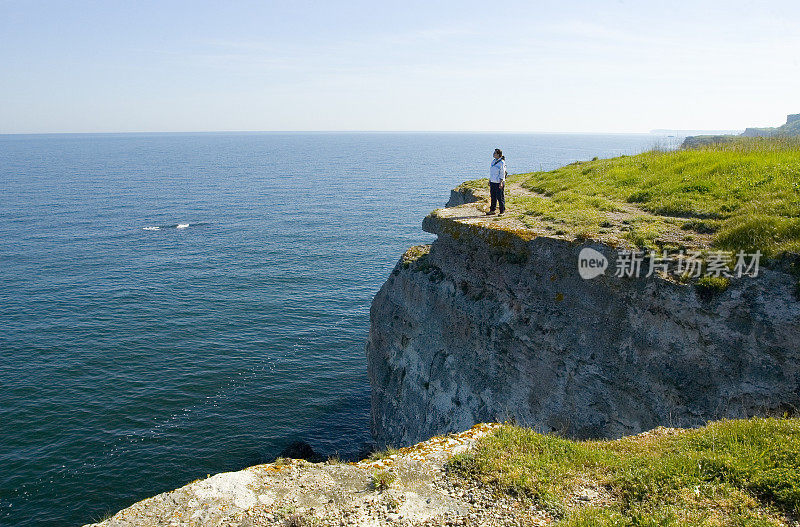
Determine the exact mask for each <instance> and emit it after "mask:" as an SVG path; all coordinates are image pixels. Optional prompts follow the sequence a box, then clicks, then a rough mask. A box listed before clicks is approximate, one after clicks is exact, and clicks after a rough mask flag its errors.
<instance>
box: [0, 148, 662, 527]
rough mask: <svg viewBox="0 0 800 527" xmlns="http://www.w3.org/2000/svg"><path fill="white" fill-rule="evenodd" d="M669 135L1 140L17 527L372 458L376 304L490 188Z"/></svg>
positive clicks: (4, 334) (3, 502) (3, 414)
mask: <svg viewBox="0 0 800 527" xmlns="http://www.w3.org/2000/svg"><path fill="white" fill-rule="evenodd" d="M674 141H677V139H674V138H667V137H665V136H657V135H651V134H639V135H619V134H614V135H577V134H510V133H389V132H386V133H367V132H364V133H356V132H353V133H332V132H331V133H328V132H319V133H152V134H151V133H142V134H53V135H0V526H3V527H6V526H8V527H12V526H13V527H33V526H70V525H72V526H79V525H82V524H84V523H89V522H93V521H98V520H100V519H102V518H104V517H107V516H108V515H110V514H113V513H114V512H116V511H117V510H119V509H121V508H124V507H126V506H128V505H130V504H132V503H134V502H135V501H138V500H141V499H143V498H146V497H148V496H151V495H154V494H157V493H160V492H164V491H167V490H171V489H174V488H176V487H179V486H182V485H184V484H186V483H188V482H190V481H193V480H195V479H198V478H204V477H206V476H207V475H209V474H214V473H218V472H224V471H231V470H238V469H241V468H244V467H247V466H250V465H254V464H258V463H264V462H268V461H270V460H272V459H274V458H275V457H276V456H277V455H278V454H279V453H280V452H281V450H282V449H283V448H285V447H286V446H287V445H288V444H289V443H291V442H293V441H297V440H301V441H305V442H307V443H309V444H310V445H311V446H312V447H313V448H314V450H315V451H316V452H318V453H319V454H320V455H321V456H323V457H325V456H333V455H338V456H339V457H341V458H354V457H357V456H358V455H359V453H360V452H364V451H365V450H366V449H368V448H369V445H370V444H371V438H370V433H369V396H370V388H369V382H368V379H367V368H366V358H365V351H364V345H365V341H366V338H367V333H368V331H369V307H370V302H371V300H372V298H373V296H374V295H375V293H376V292H377V291H378V289H379V288H380V287H381V284H382V283H383V282H384V281H385V280H386V278H387V277H388V276H389V274H390V272H391V271H392V269H393V267H394V265H395V264H396V262H397V260H398V258H399V257H400V255H401V254H402V253H403V252H404V251H405V249H406V248H408V247H409V246H412V245H416V244H420V243H429V242H431V241H432V239H433V237H432V236H431V235H429V234H426V233H424V232H423V231H422V229H421V221H422V218H423V217H424V216H425V215H426V214H427V213H428V212H430V211H431V210H433V209H435V208H438V207H442V206H443V205H444V204H445V203H446V202H447V199H448V197H449V193H450V189H451V188H453V187H455V186H456V185H457V184H459V183H460V182H462V181H464V180H468V179H475V178H480V177H486V176H487V174H488V167H489V163H490V161H491V156H492V152H493V150H494V149H495V148H501V149H503V151H504V154H505V156H506V162H507V166H508V170H509V173H521V172H532V171H539V170H551V169H554V168H557V167H559V166H561V165H564V164H566V163H570V162H572V161H576V160H588V159H591V158H593V157H595V156H599V157H601V158H602V157H611V156H616V155H620V154H636V153H639V152H643V151H645V150H649V149H651V148H653V147H664V145H665V143H669V142H674Z"/></svg>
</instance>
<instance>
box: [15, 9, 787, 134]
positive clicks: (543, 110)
mask: <svg viewBox="0 0 800 527" xmlns="http://www.w3.org/2000/svg"><path fill="white" fill-rule="evenodd" d="M799 24H800V2H798V1H797V0H791V1H789V0H775V1H770V2H761V1H737V0H727V1H703V0H695V1H678V0H670V1H659V2H651V1H642V0H639V1H630V0H625V1H622V0H619V1H607V2H601V1H593V2H588V1H587V2H579V1H568V0H561V1H554V2H505V3H497V4H495V3H490V2H416V1H403V2H391V3H384V2H380V1H375V0H372V1H369V2H367V1H364V2H335V1H330V2H289V1H281V2H245V1H236V0H230V1H225V2H223V1H220V2H207V1H170V0H161V1H152V2H151V1H115V0H98V1H94V2H87V1H81V0H70V1H63V2H62V1H37V0H0V133H18V132H22V133H27V132H116V131H201V130H459V131H460V130H464V131H467V130H485V131H553V132H568V131H575V132H580V131H586V132H627V131H632V132H646V131H649V130H650V129H652V128H683V129H710V128H713V129H736V128H744V127H745V126H749V125H777V124H781V123H782V122H783V121H784V119H785V114H787V113H794V112H800V31H798V25H799Z"/></svg>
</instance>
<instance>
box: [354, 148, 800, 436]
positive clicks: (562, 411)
mask: <svg viewBox="0 0 800 527" xmlns="http://www.w3.org/2000/svg"><path fill="white" fill-rule="evenodd" d="M653 155H662V154H653ZM663 155H676V156H681V155H684V154H683V153H681V152H678V153H674V154H663ZM793 155H794V154H793ZM645 159H648V158H642V159H638V160H637V159H636V158H630V159H622V160H621V161H620V162H622V163H632V164H634V165H637V166H638V165H641V164H642V163H643V160H645ZM679 159H682V160H683V161H685V160H684V159H683V158H679ZM606 161H607V160H599V161H596V162H595V165H597V163H604V162H606ZM612 161H613V160H612ZM683 161H682V162H683ZM684 166H685V163H684ZM573 168H574V171H576V173H577V175H578V177H579V178H582V179H580V181H584V180H586V179H589V178H590V177H591V175H590V172H591V170H592V169H593V168H594V167H593V165H592V163H587V164H586V165H581V164H578V166H576V167H573ZM596 172H597V174H599V176H596V177H602V178H605V179H604V180H607V179H608V174H609V173H610V169H608V166H607V167H606V170H597V171H596ZM548 174H549V173H548ZM548 174H537V175H534V177H532V178H531V177H529V176H530V175H525V177H520V176H515V177H511V178H510V179H509V182H508V184H507V187H508V188H507V196H508V197H507V200H508V202H509V206H508V213H507V214H506V215H505V216H504V217H502V218H499V217H497V216H492V217H487V216H485V215H484V213H483V209H484V208H486V202H485V199H486V193H485V192H484V191H482V190H480V189H481V188H482V183H481V182H480V181H479V182H476V183H473V184H467V185H462V186H461V187H459V188H458V189H456V190H454V192H453V195H452V196H451V199H450V202H449V203H450V204H451V205H454V206H452V207H449V208H445V209H439V210H436V211H434V212H433V213H431V214H430V215H429V216H427V217H426V218H425V220H424V222H423V228H424V230H426V231H428V232H431V233H433V234H436V235H437V239H436V240H435V241H434V243H433V244H432V245H429V246H419V247H414V248H412V249H410V250H409V251H408V252H407V253H406V254H405V255H403V257H402V258H401V259H400V261H399V262H398V264H397V266H396V267H395V269H394V271H393V272H392V274H391V276H390V277H389V278H388V280H387V282H386V283H385V284H384V286H383V287H382V288H381V290H380V292H379V293H378V294H377V295H376V297H375V299H374V301H373V304H372V307H371V312H370V317H371V328H370V334H369V340H368V343H367V347H366V353H367V359H368V368H369V378H370V382H371V386H372V420H371V426H372V432H373V434H374V436H375V437H376V439H377V440H378V441H379V443H382V444H392V445H406V444H412V443H414V442H416V441H420V440H423V439H425V438H427V437H430V436H432V435H435V434H440V433H445V432H451V431H456V430H461V429H465V428H469V427H470V426H472V425H473V424H474V423H478V422H484V421H504V420H514V421H516V422H518V423H519V424H522V425H525V426H529V427H532V428H534V429H536V430H538V431H541V432H550V431H555V432H558V433H561V434H565V435H567V436H571V437H576V438H617V437H620V436H622V435H625V434H632V433H638V432H641V431H643V430H648V429H650V428H653V427H656V426H659V425H667V426H681V427H684V426H690V427H691V426H697V425H700V424H702V423H704V422H706V421H708V420H710V419H717V418H722V417H731V418H734V417H747V416H753V415H764V414H781V415H782V414H785V413H789V414H791V413H793V412H794V411H795V410H796V409H797V408H798V406H800V302H798V299H797V296H796V284H797V279H796V278H795V276H793V275H792V274H791V273H790V272H788V271H787V269H786V268H785V267H781V265H777V264H776V265H773V266H771V268H767V267H762V268H761V269H760V271H759V273H758V274H757V276H739V277H735V276H733V277H731V278H720V279H719V281H716V280H704V279H699V280H698V279H688V280H687V279H686V278H687V277H686V275H685V274H684V275H682V276H676V275H675V274H674V273H660V272H657V273H653V274H652V275H651V276H636V277H634V276H626V275H623V276H616V275H615V274H614V273H613V272H611V271H610V267H611V265H612V264H613V263H614V262H619V261H620V260H623V261H624V260H625V258H626V257H627V256H626V255H628V254H629V251H631V250H632V249H634V250H635V249H636V247H637V243H636V242H637V241H640V242H641V241H643V239H642V238H640V237H638V236H630V233H631V229H632V228H633V227H632V224H633V223H635V222H636V221H639V220H643V219H644V220H646V223H647V224H648V225H651V224H652V225H658V226H659V230H658V231H657V236H655V237H654V238H652V239H644V241H645V242H647V241H650V242H653V243H654V244H655V245H657V250H658V253H657V254H659V255H660V254H661V250H662V249H664V250H666V248H668V247H672V248H674V250H676V251H677V250H678V249H680V251H683V252H682V253H681V254H685V253H686V252H690V251H692V250H697V251H698V254H699V252H700V251H704V254H705V251H710V250H711V249H712V248H713V247H714V246H715V245H717V246H719V245H721V244H724V243H726V240H729V238H727V237H725V236H715V234H713V233H709V232H708V230H706V229H705V228H699V229H697V230H696V231H692V230H691V229H686V228H685V226H686V225H702V224H703V222H702V221H700V219H701V218H702V216H701V215H700V214H699V213H697V214H695V213H692V212H691V211H690V210H688V209H687V212H685V213H684V214H685V217H680V216H676V215H659V214H656V213H653V212H651V211H652V210H656V209H655V206H652V208H651V205H650V203H648V202H644V203H643V204H642V203H641V201H642V200H640V204H634V203H631V200H628V201H625V202H622V201H620V202H618V203H616V204H614V206H609V207H605V209H606V210H602V209H599V210H598V214H599V216H598V218H596V222H597V224H598V225H600V226H601V227H600V229H601V232H599V231H595V232H594V234H590V235H582V234H575V232H571V233H570V232H565V231H564V230H563V228H562V227H563V225H562V226H561V227H560V226H559V225H560V224H559V222H558V221H556V220H558V216H557V214H555V213H553V214H551V215H549V216H544V215H539V216H537V217H535V218H534V219H533V220H535V221H533V220H532V219H531V217H530V216H529V215H526V214H527V213H528V212H529V211H530V210H531V208H535V207H539V206H540V205H538V202H539V201H548V200H550V201H551V202H552V201H554V200H555V201H558V200H559V194H558V192H555V191H551V190H550V189H549V188H548V183H547V180H546V176H547V175H548ZM556 176H558V177H555V176H554V177H553V179H552V181H553V182H556V183H554V184H557V185H562V187H563V186H565V185H564V184H563V182H564V181H565V179H564V176H563V175H560V176H559V175H556ZM531 179H533V180H535V182H534V183H531ZM697 180H700V181H704V180H703V179H702V178H701V177H700V176H698V177H697V178H696V181H697ZM684 181H685V180H684ZM557 182H561V183H557ZM537 185H538V186H540V187H542V188H541V191H538V192H537V191H535V190H531V188H533V189H536V188H537ZM695 186H698V185H695ZM706 190H708V189H706ZM700 192H701V193H702V190H701V191H700ZM548 193H549V194H548ZM708 194H709V193H708V192H706V195H705V196H702V195H700V196H698V201H697V203H698V204H699V206H700V205H702V204H703V203H706V204H707V203H708V202H709V201H710V200H711V198H712V196H710V195H708ZM654 199H655V198H654ZM562 201H563V199H562ZM546 206H554V204H553V203H548V204H546ZM702 206H705V205H702ZM648 208H650V209H651V211H648V210H647V209H648ZM728 208H730V207H728ZM537 210H538V209H537ZM763 210H764V211H766V208H763ZM578 212H581V211H580V210H579V211H578ZM707 217H708V216H706V218H707ZM716 218H717V219H716V220H714V221H717V222H722V223H721V224H722V225H724V223H725V221H727V220H726V218H725V217H724V216H722V215H719V216H716ZM734 219H735V218H734ZM734 219H731V221H734ZM735 221H743V220H742V219H741V218H739V219H735ZM760 221H766V220H763V219H762V220H760ZM698 222H699V223H698ZM719 225H720V224H719V223H718V224H716V227H715V228H718V227H719ZM626 228H627V229H628V230H625V229H626ZM704 231H705V232H704ZM718 234H719V233H718ZM585 250H591V251H594V252H592V253H591V254H594V255H596V258H597V259H598V261H599V260H603V261H605V262H606V264H607V265H608V266H609V270H607V271H606V272H604V273H601V274H599V275H598V276H595V277H594V278H591V279H585V278H582V277H581V275H580V273H579V267H578V265H579V255H581V253H582V251H585ZM683 263H684V264H685V263H686V262H685V260H684V261H683ZM641 265H642V266H643V268H645V269H646V268H647V266H648V261H647V259H645V260H644V261H643V262H642V263H641ZM677 265H681V260H680V259H679V260H678V262H677ZM643 274H644V273H643ZM725 274H729V273H727V271H726V273H725ZM709 282H710V283H711V284H712V285H711V286H709V285H708V283H709ZM713 284H719V287H715V286H714V285H713Z"/></svg>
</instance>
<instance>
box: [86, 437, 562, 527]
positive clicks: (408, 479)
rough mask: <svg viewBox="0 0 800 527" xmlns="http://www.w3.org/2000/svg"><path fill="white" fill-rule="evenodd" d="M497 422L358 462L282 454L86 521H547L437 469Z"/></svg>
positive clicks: (103, 526)
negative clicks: (322, 460) (321, 460)
mask: <svg viewBox="0 0 800 527" xmlns="http://www.w3.org/2000/svg"><path fill="white" fill-rule="evenodd" d="M498 426H500V425H497V424H481V425H477V426H475V427H473V428H472V429H470V430H467V431H465V432H461V433H459V434H454V435H450V436H447V437H437V438H433V439H431V440H429V441H426V442H423V443H420V444H418V445H415V446H413V447H410V448H404V449H400V450H398V451H395V452H389V453H386V455H385V457H383V458H381V459H375V460H369V459H367V460H364V461H360V462H358V463H339V462H326V463H309V462H307V461H302V460H291V459H286V460H278V461H276V462H275V463H269V464H266V465H257V466H254V467H250V468H247V469H244V470H240V471H238V472H227V473H223V474H217V475H215V476H211V477H209V478H207V479H203V480H198V481H195V482H193V483H190V484H188V485H185V486H183V487H181V488H179V489H177V490H173V491H171V492H165V493H163V494H159V495H157V496H154V497H152V498H149V499H146V500H143V501H140V502H138V503H135V504H134V505H132V506H130V507H128V508H127V509H123V510H122V511H120V512H118V513H117V514H115V515H114V516H112V517H111V518H109V519H107V520H104V521H102V522H100V523H97V524H93V527H134V526H136V527H143V526H147V527H152V526H176V527H177V526H209V527H210V526H237V527H238V526H262V525H281V526H285V525H296V526H302V525H314V526H326V525H331V526H340V525H348V526H350V525H353V526H360V525H363V526H368V525H369V526H373V525H431V526H432V525H488V526H491V525H546V524H548V523H549V520H550V519H551V518H550V517H549V515H548V514H547V513H546V512H544V511H542V510H540V509H537V508H535V507H534V505H533V504H530V503H524V502H518V501H515V500H513V499H511V498H509V497H502V496H494V495H493V494H491V493H490V492H489V491H488V490H487V489H482V488H480V487H478V486H475V485H473V484H470V483H469V482H467V481H464V480H458V479H456V480H453V479H451V478H448V477H447V476H446V473H445V463H446V461H447V460H448V459H449V458H450V457H451V456H453V455H454V454H458V453H461V452H465V451H467V450H469V449H471V448H472V447H473V446H474V444H475V442H476V441H477V440H478V439H479V438H481V437H483V436H484V435H486V434H488V433H490V432H491V431H492V430H494V429H496V428H497V427H498Z"/></svg>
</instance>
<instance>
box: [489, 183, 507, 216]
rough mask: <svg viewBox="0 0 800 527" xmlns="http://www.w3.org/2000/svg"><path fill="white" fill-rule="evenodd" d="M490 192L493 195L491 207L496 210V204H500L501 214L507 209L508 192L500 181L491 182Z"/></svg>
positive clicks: (491, 209) (492, 210)
mask: <svg viewBox="0 0 800 527" xmlns="http://www.w3.org/2000/svg"><path fill="white" fill-rule="evenodd" d="M489 194H490V195H491V196H492V205H491V206H490V207H489V210H490V211H491V212H494V208H495V205H497V204H499V205H500V214H502V213H504V212H505V211H506V194H505V191H504V190H503V188H502V187H501V186H500V183H491V182H490V183H489Z"/></svg>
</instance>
